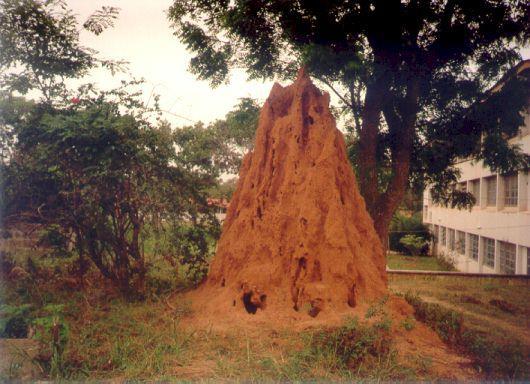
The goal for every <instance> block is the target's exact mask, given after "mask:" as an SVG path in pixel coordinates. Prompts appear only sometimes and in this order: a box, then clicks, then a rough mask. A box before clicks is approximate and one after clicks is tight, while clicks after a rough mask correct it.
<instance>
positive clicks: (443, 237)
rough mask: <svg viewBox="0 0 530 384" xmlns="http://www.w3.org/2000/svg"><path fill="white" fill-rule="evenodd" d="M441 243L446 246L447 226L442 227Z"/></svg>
mask: <svg viewBox="0 0 530 384" xmlns="http://www.w3.org/2000/svg"><path fill="white" fill-rule="evenodd" d="M440 245H443V246H444V247H445V245H446V244H445V227H440Z"/></svg>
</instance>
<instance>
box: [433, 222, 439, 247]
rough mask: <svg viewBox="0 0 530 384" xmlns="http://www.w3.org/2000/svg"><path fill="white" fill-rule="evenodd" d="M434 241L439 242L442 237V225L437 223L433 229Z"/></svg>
mask: <svg viewBox="0 0 530 384" xmlns="http://www.w3.org/2000/svg"><path fill="white" fill-rule="evenodd" d="M433 238H434V243H435V244H437V243H438V240H439V238H440V227H439V226H437V225H435V226H434V230H433Z"/></svg>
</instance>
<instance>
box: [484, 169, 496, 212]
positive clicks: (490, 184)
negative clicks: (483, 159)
mask: <svg viewBox="0 0 530 384" xmlns="http://www.w3.org/2000/svg"><path fill="white" fill-rule="evenodd" d="M486 180H487V181H486V188H487V190H486V196H487V199H486V205H487V206H488V207H494V206H495V205H497V176H491V177H488V178H487V179H486Z"/></svg>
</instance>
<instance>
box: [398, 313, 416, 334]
mask: <svg viewBox="0 0 530 384" xmlns="http://www.w3.org/2000/svg"><path fill="white" fill-rule="evenodd" d="M401 325H402V326H403V328H405V330H407V331H412V330H413V329H414V327H415V326H416V321H415V320H414V319H413V318H412V317H410V316H407V317H406V318H405V319H403V321H402V322H401Z"/></svg>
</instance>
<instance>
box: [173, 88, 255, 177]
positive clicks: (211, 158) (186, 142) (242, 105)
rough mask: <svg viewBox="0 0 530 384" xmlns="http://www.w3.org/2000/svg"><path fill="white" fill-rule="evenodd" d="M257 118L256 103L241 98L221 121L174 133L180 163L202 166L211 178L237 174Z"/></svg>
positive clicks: (251, 140) (182, 128)
mask: <svg viewBox="0 0 530 384" xmlns="http://www.w3.org/2000/svg"><path fill="white" fill-rule="evenodd" d="M258 115H259V107H258V105H257V102H256V100H254V99H251V98H242V99H240V101H239V103H238V104H237V105H236V106H235V107H234V109H232V110H231V111H230V112H228V113H227V114H226V116H225V118H224V119H218V120H215V121H214V122H212V123H211V124H209V125H207V126H205V125H204V124H203V123H202V122H198V123H196V124H195V125H192V126H185V127H181V128H180V129H178V130H176V131H175V135H176V137H177V141H178V143H179V153H180V159H181V160H182V162H183V163H182V164H183V165H185V166H186V167H188V168H189V169H194V168H196V167H198V166H199V167H200V166H202V167H203V168H202V170H203V171H207V172H209V173H210V175H211V177H212V178H218V177H219V176H221V174H223V173H237V172H238V170H239V166H240V165H241V160H242V158H243V155H244V154H245V153H246V152H247V151H249V150H250V149H251V148H252V146H253V142H254V133H255V132H256V128H257V123H258Z"/></svg>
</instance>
